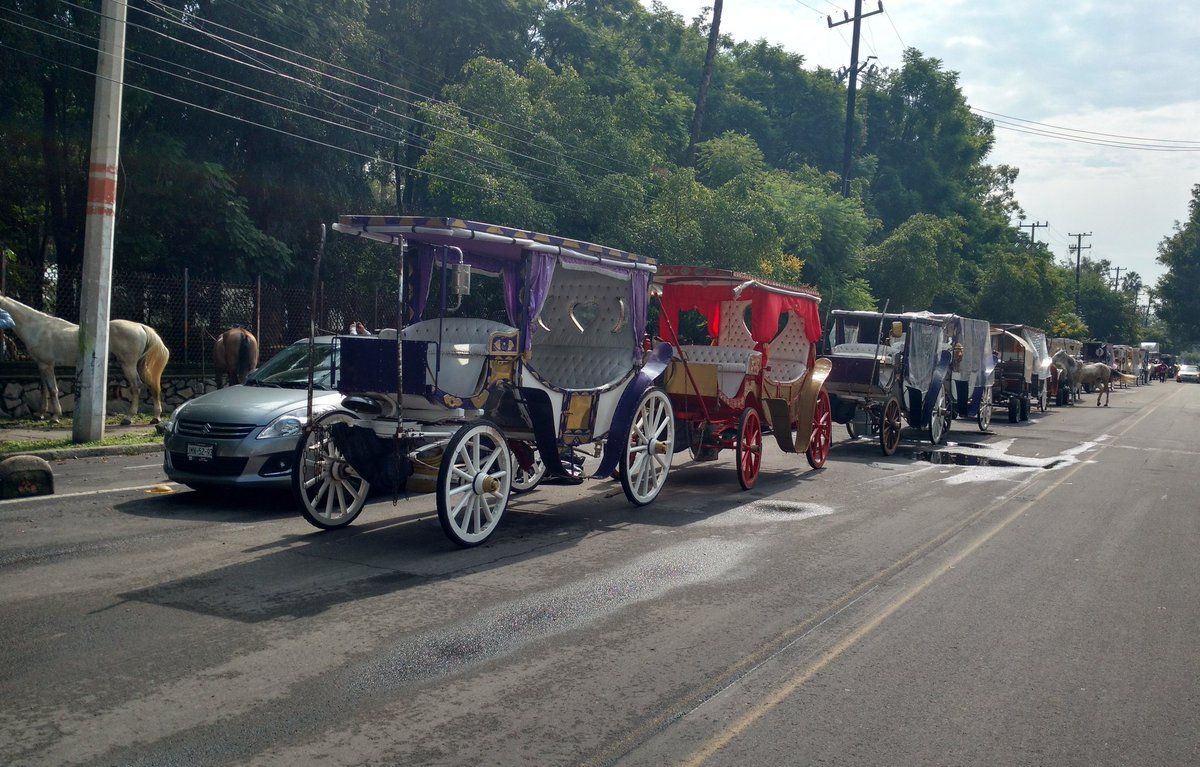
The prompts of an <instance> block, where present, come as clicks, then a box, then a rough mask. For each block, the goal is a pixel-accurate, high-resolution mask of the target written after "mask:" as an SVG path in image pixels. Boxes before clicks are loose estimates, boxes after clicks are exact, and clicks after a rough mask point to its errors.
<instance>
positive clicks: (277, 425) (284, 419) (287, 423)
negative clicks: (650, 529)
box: [255, 405, 333, 439]
mask: <svg viewBox="0 0 1200 767" xmlns="http://www.w3.org/2000/svg"><path fill="white" fill-rule="evenodd" d="M330 410H333V407H332V406H330V405H313V415H314V416H318V417H319V416H322V415H324V414H326V413H328V412H329V411H330ZM306 423H308V407H307V406H305V407H298V408H296V409H295V410H289V411H288V412H286V413H284V414H283V415H281V416H279V417H278V418H276V419H275V420H274V421H271V422H270V423H269V424H267V428H265V429H263V430H262V432H261V433H260V434H259V435H258V436H257V437H256V438H255V439H276V438H278V437H298V436H300V432H302V431H304V425H305V424H306Z"/></svg>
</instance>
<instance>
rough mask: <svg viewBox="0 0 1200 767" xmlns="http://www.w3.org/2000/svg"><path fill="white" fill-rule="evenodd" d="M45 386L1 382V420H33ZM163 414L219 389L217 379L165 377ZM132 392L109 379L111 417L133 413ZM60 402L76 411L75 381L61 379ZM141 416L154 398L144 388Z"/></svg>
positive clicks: (20, 380)
mask: <svg viewBox="0 0 1200 767" xmlns="http://www.w3.org/2000/svg"><path fill="white" fill-rule="evenodd" d="M40 384H41V382H40V381H39V380H38V379H37V378H34V377H28V376H19V377H13V378H6V379H3V380H0V419H3V418H33V417H36V416H37V414H38V413H40V412H41V410H42V394H41V386H40ZM162 387H163V392H162V394H163V396H162V399H163V412H165V413H169V412H171V411H172V410H174V409H175V407H176V406H177V405H179V404H180V403H181V402H186V401H187V400H189V399H191V398H192V397H198V396H200V395H201V394H205V393H207V392H210V391H212V390H214V389H216V388H217V382H216V380H215V379H213V378H202V377H199V376H185V375H180V376H164V377H163V381H162ZM131 397H132V391H131V390H130V388H129V384H128V382H127V381H126V380H125V377H124V376H119V375H118V376H111V375H110V376H109V379H108V414H109V415H120V414H124V413H128V412H129V400H130V398H131ZM58 399H59V404H61V405H62V410H63V414H64V415H70V413H71V412H72V411H73V410H74V409H75V379H74V378H73V377H71V378H63V377H59V379H58ZM138 412H139V413H150V412H153V411H152V410H151V402H150V394H149V392H148V391H147V390H146V387H145V386H144V385H143V386H142V403H141V405H140V406H139V408H138Z"/></svg>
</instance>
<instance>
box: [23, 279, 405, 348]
mask: <svg viewBox="0 0 1200 767" xmlns="http://www.w3.org/2000/svg"><path fill="white" fill-rule="evenodd" d="M37 272H38V270H36V269H32V268H28V267H23V266H21V265H9V266H8V267H7V269H6V270H5V272H4V274H3V275H0V289H2V292H3V293H5V294H6V295H9V296H11V297H12V298H15V299H16V300H18V301H20V302H22V303H24V304H27V305H29V306H32V307H33V308H35V309H38V310H40V311H43V312H46V313H47V314H52V315H54V316H56V317H61V318H62V319H65V320H68V321H70V322H76V323H77V322H78V321H79V291H80V282H81V280H80V270H79V269H78V268H75V269H60V268H59V267H57V266H55V265H50V266H48V267H47V268H46V269H45V270H44V271H43V272H42V273H41V274H38V273H37ZM383 284H388V283H386V282H381V283H379V284H377V285H370V286H347V285H339V286H338V287H336V288H330V287H328V286H327V285H326V283H325V282H320V283H318V285H317V295H316V321H317V322H316V324H317V327H318V329H320V330H322V331H325V332H346V330H347V328H348V326H349V325H350V323H352V322H362V323H363V324H364V325H365V326H367V327H368V328H371V329H376V328H381V327H394V325H395V318H396V306H395V291H394V290H392V291H390V292H389V291H387V290H386V289H385V288H382V287H380V285H383ZM312 298H313V297H312V294H311V292H310V289H309V288H307V287H280V286H277V285H273V284H271V283H270V282H268V281H265V280H263V279H262V278H261V277H259V278H258V279H256V280H254V281H253V282H250V283H231V282H212V281H207V280H197V279H193V278H192V277H191V276H190V274H189V272H188V270H187V269H186V268H184V269H180V270H179V271H178V272H176V273H173V274H172V273H147V272H125V271H114V272H113V280H112V306H111V312H110V316H112V317H113V319H127V320H135V321H137V322H142V323H145V324H147V325H149V326H150V327H152V328H154V329H155V330H156V331H157V332H158V334H159V336H161V337H162V339H163V342H164V343H165V344H166V345H167V347H168V348H169V349H170V350H171V362H170V365H169V368H175V369H179V368H181V367H186V368H199V369H202V370H203V369H205V368H211V366H212V349H213V345H214V343H215V341H216V338H217V336H219V335H220V334H221V333H222V332H223V331H225V330H226V329H228V328H231V327H235V326H240V327H244V328H248V329H249V330H250V331H251V332H253V333H254V335H255V336H256V337H257V338H258V342H259V362H260V364H261V363H262V362H265V361H266V360H268V359H270V358H271V356H272V355H274V354H275V353H277V352H278V351H279V350H280V349H282V348H284V347H285V346H287V345H288V344H290V343H292V342H294V341H297V340H299V339H301V338H306V337H307V336H308V327H309V325H308V323H309V305H310V303H311V302H312ZM20 351H22V352H23V350H20Z"/></svg>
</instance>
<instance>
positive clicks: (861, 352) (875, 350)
mask: <svg viewBox="0 0 1200 767" xmlns="http://www.w3.org/2000/svg"><path fill="white" fill-rule="evenodd" d="M897 351H899V350H898V349H894V348H892V347H890V346H888V345H887V344H882V345H877V344H838V345H837V346H835V347H833V353H834V354H835V355H837V356H838V357H866V358H867V359H870V358H872V357H874V356H875V355H876V354H879V355H881V356H884V357H889V356H891V355H892V354H895V353H896V352H897Z"/></svg>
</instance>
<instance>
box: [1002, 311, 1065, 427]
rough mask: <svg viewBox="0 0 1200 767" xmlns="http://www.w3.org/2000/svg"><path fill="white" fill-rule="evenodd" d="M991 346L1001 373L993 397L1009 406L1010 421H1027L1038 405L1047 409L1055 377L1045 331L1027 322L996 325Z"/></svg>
mask: <svg viewBox="0 0 1200 767" xmlns="http://www.w3.org/2000/svg"><path fill="white" fill-rule="evenodd" d="M992 348H993V350H994V352H995V355H996V359H997V366H998V369H999V373H998V375H997V376H996V382H995V385H994V387H993V395H992V400H993V401H994V402H995V403H996V405H997V406H1003V407H1005V408H1007V409H1008V422H1009V423H1017V422H1018V421H1028V420H1029V411H1030V410H1031V409H1033V407H1037V409H1038V411H1039V412H1042V413H1044V412H1046V408H1047V407H1048V406H1049V403H1050V383H1051V380H1052V379H1053V380H1054V381H1055V382H1057V378H1056V377H1055V376H1054V373H1053V371H1054V370H1055V368H1054V365H1052V364H1051V358H1050V351H1049V348H1048V347H1047V344H1046V334H1045V332H1043V331H1041V330H1039V329H1037V328H1033V327H1029V326H1028V325H993V326H992Z"/></svg>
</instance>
